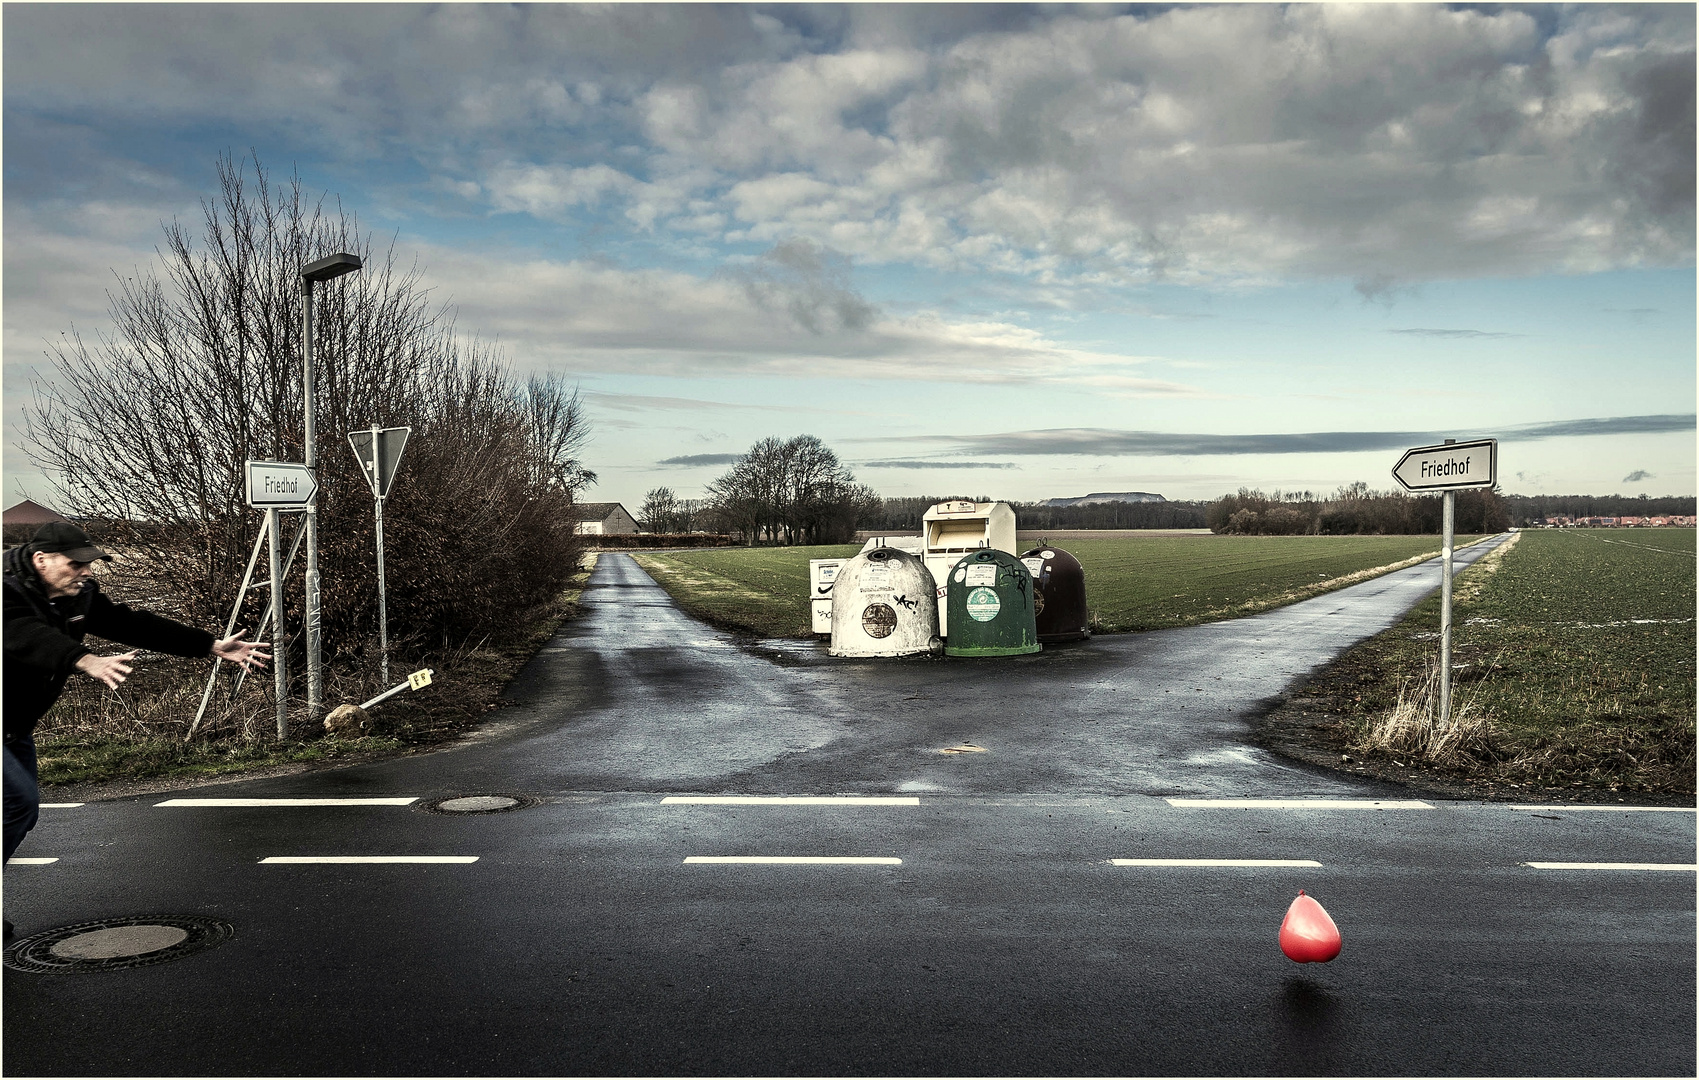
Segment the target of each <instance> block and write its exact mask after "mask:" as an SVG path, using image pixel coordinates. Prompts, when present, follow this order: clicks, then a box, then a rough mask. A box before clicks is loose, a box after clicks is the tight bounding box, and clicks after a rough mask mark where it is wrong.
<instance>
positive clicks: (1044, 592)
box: [1021, 547, 1091, 644]
mask: <svg viewBox="0 0 1699 1080" xmlns="http://www.w3.org/2000/svg"><path fill="white" fill-rule="evenodd" d="M1021 563H1022V565H1024V566H1025V567H1026V568H1027V570H1028V572H1030V573H1031V574H1032V606H1033V613H1034V615H1036V616H1037V619H1036V621H1037V623H1038V640H1039V641H1040V642H1041V643H1043V644H1049V643H1050V642H1053V641H1078V640H1080V639H1081V638H1084V637H1090V636H1091V615H1090V613H1089V612H1088V611H1087V610H1086V605H1085V569H1084V568H1083V567H1081V566H1080V561H1079V560H1078V559H1076V558H1074V557H1073V556H1072V555H1071V554H1069V553H1068V552H1066V551H1063V550H1062V549H1061V548H1059V547H1035V548H1033V549H1032V550H1031V551H1026V552H1022V553H1021Z"/></svg>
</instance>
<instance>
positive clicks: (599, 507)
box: [572, 502, 638, 536]
mask: <svg viewBox="0 0 1699 1080" xmlns="http://www.w3.org/2000/svg"><path fill="white" fill-rule="evenodd" d="M572 520H573V521H575V522H577V523H578V524H577V526H576V527H575V528H574V529H573V531H574V532H576V533H578V535H580V536H604V535H608V534H623V533H634V532H637V531H638V529H637V519H636V518H634V517H632V516H631V515H630V514H629V513H628V512H627V511H626V509H625V507H624V506H621V505H620V504H619V503H616V502H596V503H577V504H575V505H574V506H573V508H572Z"/></svg>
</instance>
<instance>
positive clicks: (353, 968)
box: [0, 552, 1696, 1076]
mask: <svg viewBox="0 0 1699 1080" xmlns="http://www.w3.org/2000/svg"><path fill="white" fill-rule="evenodd" d="M1474 554H1475V553H1474V552H1471V553H1467V554H1466V557H1473V555H1474ZM1437 576H1438V574H1437V568H1436V567H1434V566H1432V565H1424V566H1421V567H1415V568H1412V569H1410V570H1406V571H1401V572H1399V573H1396V574H1392V575H1388V576H1386V577H1383V578H1380V579H1376V580H1375V581H1372V582H1367V583H1365V584H1363V585H1359V586H1356V587H1354V588H1352V589H1348V590H1343V591H1341V592H1338V593H1333V594H1329V595H1328V596H1324V597H1320V598H1318V599H1316V600H1312V601H1309V602H1306V603H1303V604H1297V605H1293V606H1291V607H1288V608H1285V609H1281V610H1279V611H1274V612H1269V613H1267V614H1264V615H1261V616H1257V617H1255V618H1251V619H1244V620H1239V621H1235V622H1231V623H1222V624H1215V625H1212V626H1205V627H1196V628H1191V629H1186V630H1176V631H1167V632H1161V633H1153V634H1142V635H1122V636H1115V637H1106V638H1102V639H1098V640H1095V641H1091V642H1088V643H1084V644H1081V645H1077V646H1070V647H1060V648H1051V649H1047V650H1046V651H1045V652H1044V653H1042V654H1039V655H1037V656H1032V657H1023V658H1018V659H1015V660H1007V661H992V660H981V661H961V660H952V661H929V660H915V661H899V662H885V663H879V662H873V661H849V662H846V661H834V660H830V659H829V658H826V657H825V656H824V654H823V650H815V649H810V648H808V647H806V646H801V645H798V644H796V643H788V642H786V643H775V642H768V643H763V644H761V645H758V646H754V647H742V646H740V645H739V644H738V643H737V642H735V641H734V640H733V639H731V638H730V637H728V636H726V635H722V634H719V633H716V632H714V631H712V630H710V629H707V628H705V627H703V626H702V625H701V624H699V623H696V622H694V621H692V620H690V619H688V618H686V617H685V616H683V615H682V614H681V613H679V611H678V610H677V608H676V607H674V606H673V605H672V603H671V601H670V600H668V599H667V598H666V596H665V595H664V594H663V593H662V592H661V591H660V590H659V589H658V588H657V587H655V586H654V584H653V582H651V581H650V580H649V579H648V578H647V577H646V576H645V575H643V574H642V572H641V571H640V570H638V569H637V567H636V566H635V564H634V563H632V562H631V561H630V560H629V559H628V558H625V557H622V556H613V557H609V556H604V557H603V559H602V562H601V563H600V565H599V566H598V569H597V571H596V574H595V576H594V577H593V579H592V586H591V588H590V589H589V590H587V591H586V593H585V602H586V605H587V608H588V609H589V614H588V615H587V616H586V617H585V618H583V619H581V620H579V621H577V622H576V623H574V624H572V625H570V626H569V627H568V628H567V629H566V630H565V631H564V632H563V633H562V634H561V635H560V636H559V637H557V638H556V639H555V640H554V641H553V642H551V643H550V645H549V646H548V647H547V648H546V649H545V650H544V651H543V652H542V653H541V654H540V655H539V656H538V658H537V659H536V660H535V661H534V662H533V663H532V664H531V665H530V667H528V668H527V670H526V671H525V672H524V673H523V675H522V676H521V678H520V679H519V680H517V681H516V683H515V684H514V686H513V687H512V688H511V691H510V696H511V697H512V699H513V702H514V704H513V707H512V708H510V709H506V710H503V714H504V717H505V718H504V719H503V720H502V721H501V722H500V723H498V724H496V725H494V726H493V727H492V728H491V729H490V730H489V731H488V732H487V733H486V734H485V735H483V736H482V737H480V738H477V739H474V740H471V741H469V742H468V743H466V744H464V745H462V746H459V747H457V748H455V749H452V750H448V751H445V752H442V753H437V754H431V755H425V756H420V757H415V758H408V759H400V760H395V761H389V762H383V763H378V764H373V765H366V766H359V767H354V768H346V769H337V770H327V771H323V772H317V773H310V774H303V775H298V776H291V777H279V778H274V779H269V780H260V781H249V782H243V783H234V784H220V785H207V786H205V787H202V788H199V789H195V790H193V791H186V792H177V793H174V794H173V795H171V796H158V795H156V796H147V797H139V798H132V799H120V800H112V801H106V802H100V803H91V804H87V805H84V806H78V807H67V808H56V809H49V810H46V811H44V817H43V821H42V824H41V825H40V827H38V829H37V830H36V832H35V833H34V834H32V835H31V837H30V838H29V840H28V841H26V843H25V846H24V848H23V849H21V850H20V852H19V856H20V857H21V858H24V857H31V858H56V859H57V860H58V861H56V862H53V863H49V864H45V865H21V864H14V865H11V866H8V867H7V869H6V871H5V877H4V885H5V907H6V912H7V917H8V918H10V919H11V920H12V921H13V922H14V923H17V924H18V927H19V930H20V932H21V933H23V934H25V935H31V934H35V933H37V932H40V931H43V930H47V929H49V928H52V927H58V926H64V925H67V924H72V923H79V922H84V921H90V920H96V919H102V918H111V917H116V916H122V915H172V914H175V915H200V916H210V917H215V918H218V919H221V920H225V921H227V922H228V923H230V924H231V925H232V926H234V927H235V934H234V936H233V937H232V938H231V939H230V940H229V941H227V942H226V943H224V944H223V945H221V946H219V947H217V948H215V949H211V950H209V951H205V952H200V953H197V954H195V955H192V956H186V957H184V958H182V959H179V960H175V961H171V962H166V963H160V964H156V965H152V966H143V967H134V968H127V969H121V970H112V971H94V972H77V973H54V974H31V973H24V972H19V971H15V970H11V969H8V970H6V972H5V975H4V979H5V983H4V990H5V995H4V998H5V1000H4V1019H5V1028H4V1032H3V1035H0V1047H3V1049H4V1053H5V1071H6V1073H7V1074H8V1075H134V1074H147V1075H234V1074H267V1075H402V1074H406V1075H467V1074H470V1075H490V1074H521V1075H572V1074H585V1073H589V1074H636V1073H643V1074H678V1073H695V1074H703V1073H711V1074H727V1073H731V1074H880V1075H887V1074H932V1075H945V1074H948V1075H972V1074H992V1075H1023V1074H1024V1075H1035V1074H1042V1075H1069V1074H1099V1075H1102V1074H1115V1075H1193V1074H1218V1075H1219V1074H1231V1075H1243V1074H1307V1075H1318V1074H1356V1075H1361V1074H1380V1075H1385V1074H1398V1075H1411V1074H1418V1075H1436V1074H1446V1075H1558V1074H1561V1075H1610V1076H1624V1075H1674V1076H1688V1075H1693V1074H1694V1071H1695V1039H1696V1031H1695V978H1694V975H1695V969H1694V958H1695V933H1694V929H1695V875H1694V873H1693V872H1692V871H1668V870H1663V871H1656V870H1602V869H1540V868H1536V867H1533V866H1529V865H1527V864H1529V863H1535V862H1556V863H1633V864H1648V865H1669V864H1682V865H1691V864H1693V863H1694V861H1695V836H1694V814H1693V813H1692V812H1666V811H1653V810H1648V811H1626V812H1625V811H1611V810H1601V809H1596V808H1582V807H1576V808H1566V809H1561V810H1550V809H1532V810H1530V809H1515V808H1512V807H1510V806H1506V805H1492V804H1481V803H1468V802H1445V801H1437V800H1425V801H1423V803H1422V805H1394V803H1401V802H1402V803H1407V802H1410V801H1412V800H1411V796H1410V793H1409V792H1407V791H1405V790H1402V789H1396V788H1390V787H1386V786H1382V785H1375V784H1372V783H1366V782H1363V781H1360V780H1357V779H1355V778H1352V777H1347V776H1342V775H1335V774H1331V773H1326V772H1322V771H1319V770H1312V769H1309V768H1306V767H1302V766H1298V765H1295V764H1293V763H1290V762H1286V761H1282V760H1280V759H1278V758H1275V757H1273V756H1271V755H1269V754H1267V753H1265V752H1263V751H1261V750H1258V749H1256V748H1254V747H1252V746H1250V745H1248V743H1247V741H1246V736H1247V734H1248V730H1249V719H1250V718H1251V717H1253V716H1254V715H1255V713H1256V710H1257V709H1258V707H1259V703H1261V702H1263V701H1265V700H1266V699H1268V698H1269V697H1270V696H1272V695H1275V694H1278V693H1279V692H1280V691H1281V690H1282V688H1284V687H1285V686H1286V685H1288V684H1289V683H1290V682H1291V680H1292V679H1293V678H1295V677H1296V676H1297V675H1299V674H1301V673H1302V672H1304V671H1306V670H1308V669H1309V668H1311V667H1313V666H1314V665H1316V664H1319V663H1322V662H1325V661H1326V660H1327V659H1329V658H1330V657H1332V656H1333V655H1335V654H1336V653H1337V652H1338V651H1340V650H1341V649H1343V648H1345V647H1347V646H1348V645H1349V644H1351V643H1352V642H1354V641H1356V640H1359V639H1360V638H1362V637H1363V636H1366V635H1368V634H1371V633H1374V632H1375V631H1377V630H1379V629H1381V628H1383V627H1385V626H1387V625H1390V624H1391V623H1392V622H1393V621H1395V620H1396V619H1397V618H1398V616H1399V615H1400V614H1402V612H1403V611H1405V610H1407V609H1408V607H1409V606H1410V605H1411V604H1413V603H1414V602H1415V601H1417V600H1419V599H1420V598H1421V596H1423V595H1425V594H1426V593H1427V592H1428V591H1429V590H1431V589H1432V588H1433V587H1434V586H1435V585H1436V584H1437ZM962 742H969V743H974V744H977V745H978V746H980V747H983V748H984V752H983V753H962V754H944V753H941V752H940V751H941V750H942V749H943V748H945V747H948V746H952V745H956V744H959V743H962ZM486 793H512V794H516V795H523V796H526V797H527V798H528V799H529V800H534V803H533V804H532V805H528V806H526V807H524V808H522V809H518V810H515V811H513V812H509V813H497V814H475V815H447V814H432V813H421V812H418V809H417V808H418V804H413V805H410V806H398V805H381V806H380V805H332V806H306V805H283V806H261V807H255V806H207V805H189V806H164V805H159V804H161V803H164V802H167V801H168V800H174V799H182V798H236V797H241V798H301V797H317V798H357V797H379V796H382V797H396V798H404V797H417V798H419V799H420V800H421V801H428V800H434V799H438V798H441V797H445V796H451V795H466V794H486ZM780 795H811V796H834V795H840V796H841V795H848V796H860V797H864V798H882V799H901V800H903V801H901V802H878V803H845V802H827V803H797V802H758V803H741V804H740V803H725V802H709V803H704V802H679V801H676V800H678V799H681V798H684V799H689V798H702V797H716V796H717V797H725V796H780ZM669 797H670V798H671V799H673V800H675V801H671V802H669V801H666V800H667V799H668V798H669ZM1200 798H1202V799H1213V800H1229V801H1230V800H1244V799H1267V800H1274V801H1275V802H1296V803H1297V804H1298V805H1295V806H1293V805H1269V806H1247V805H1244V804H1242V803H1232V802H1229V804H1227V805H1203V806H1200V805H1187V804H1186V800H1188V799H1193V800H1196V799H1200ZM1341 800H1346V802H1341ZM1376 801H1379V802H1380V803H1381V805H1379V806H1374V805H1372V804H1374V803H1375V802H1376ZM1352 802H1356V803H1369V804H1371V805H1368V806H1354V805H1351V803H1352ZM379 855H381V856H404V857H418V856H435V857H443V856H446V857H459V858H463V859H464V858H475V859H476V861H475V862H461V863H445V864H416V863H383V864H323V863H309V864H276V863H266V862H262V861H261V860H263V859H268V858H276V857H293V858H302V857H309V858H316V857H324V856H379ZM751 856H754V857H784V858H792V859H794V858H832V859H862V860H883V861H875V862H852V863H844V862H838V863H785V864H771V863H757V864H750V863H742V862H729V863H728V862H700V861H687V860H693V859H694V860H701V859H727V858H733V857H751ZM1117 859H1120V860H1128V859H1133V860H1137V859H1144V860H1151V859H1188V860H1287V861H1293V860H1301V861H1304V862H1308V863H1314V864H1319V865H1301V866H1293V865H1270V866H1263V865H1177V866H1176V865H1115V864H1114V863H1113V862H1112V860H1117ZM1300 888H1302V889H1305V890H1307V891H1308V892H1309V893H1310V894H1311V895H1313V896H1315V897H1316V898H1317V899H1318V900H1320V901H1321V903H1322V904H1323V905H1324V906H1326V908H1327V909H1328V910H1329V912H1330V913H1331V914H1332V915H1333V917H1334V919H1335V921H1336V922H1337V923H1338V924H1339V926H1340V928H1341V931H1342V933H1343V936H1344V941H1345V947H1344V952H1343V953H1342V954H1341V955H1340V957H1339V958H1338V959H1336V960H1334V961H1333V962H1332V963H1329V964H1325V965H1317V964H1312V965H1297V964H1294V963H1292V962H1291V961H1288V960H1286V959H1285V958H1284V957H1283V956H1282V955H1281V954H1280V952H1279V949H1278V947H1277V945H1276V942H1275V939H1276V934H1277V932H1278V929H1279V925H1280V919H1281V916H1282V914H1283V913H1284V911H1285V908H1286V906H1287V904H1289V903H1290V901H1291V900H1292V898H1293V897H1294V896H1295V895H1296V894H1297V891H1298V889H1300Z"/></svg>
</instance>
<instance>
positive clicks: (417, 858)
mask: <svg viewBox="0 0 1699 1080" xmlns="http://www.w3.org/2000/svg"><path fill="white" fill-rule="evenodd" d="M477 861H478V856H476V855H273V856H272V857H271V858H269V859H261V860H260V862H261V863H339V864H348V863H475V862H477Z"/></svg>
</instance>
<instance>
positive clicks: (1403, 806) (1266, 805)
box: [1167, 799, 1434, 810]
mask: <svg viewBox="0 0 1699 1080" xmlns="http://www.w3.org/2000/svg"><path fill="white" fill-rule="evenodd" d="M1167 802H1168V805H1169V806H1184V807H1192V808H1201V809H1215V810H1432V809H1433V808H1434V807H1433V804H1432V803H1426V802H1423V801H1421V800H1420V799H1168V800H1167Z"/></svg>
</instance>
